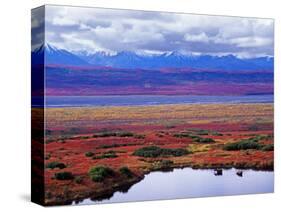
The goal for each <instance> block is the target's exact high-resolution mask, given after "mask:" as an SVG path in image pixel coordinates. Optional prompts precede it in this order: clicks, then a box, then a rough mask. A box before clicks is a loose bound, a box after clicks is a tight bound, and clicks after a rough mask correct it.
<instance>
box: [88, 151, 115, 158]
mask: <svg viewBox="0 0 281 212" xmlns="http://www.w3.org/2000/svg"><path fill="white" fill-rule="evenodd" d="M117 157H118V156H117V154H116V152H114V151H108V152H104V153H103V154H101V155H97V156H94V157H92V159H103V158H117Z"/></svg>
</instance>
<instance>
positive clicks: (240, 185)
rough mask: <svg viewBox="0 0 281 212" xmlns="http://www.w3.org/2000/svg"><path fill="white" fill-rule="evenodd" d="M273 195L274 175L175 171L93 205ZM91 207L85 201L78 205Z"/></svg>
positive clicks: (154, 176)
mask: <svg viewBox="0 0 281 212" xmlns="http://www.w3.org/2000/svg"><path fill="white" fill-rule="evenodd" d="M273 191H274V172H265V171H253V170H245V171H243V177H239V176H237V175H236V170H235V169H230V170H224V171H223V175H222V176H215V175H214V173H213V171H212V170H192V169H191V168H185V169H175V170H174V171H172V172H152V173H150V174H148V175H146V176H145V178H144V179H143V180H142V181H140V182H139V183H137V184H135V185H133V186H132V187H131V188H130V189H129V191H128V192H127V193H122V192H116V193H114V195H113V197H111V198H110V199H109V200H103V201H99V202H97V203H110V202H126V201H143V200H156V199H176V198H188V197H206V196H219V195H238V194H255V193H269V192H273ZM92 203H95V202H93V201H91V200H89V199H86V200H84V201H83V202H82V203H80V204H92Z"/></svg>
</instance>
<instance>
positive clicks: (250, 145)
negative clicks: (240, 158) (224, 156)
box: [223, 140, 262, 151]
mask: <svg viewBox="0 0 281 212" xmlns="http://www.w3.org/2000/svg"><path fill="white" fill-rule="evenodd" d="M261 148H262V145H261V144H259V143H257V142H256V141H249V140H242V141H239V142H235V143H229V144H225V145H224V147H223V149H224V150H227V151H237V150H246V149H261Z"/></svg>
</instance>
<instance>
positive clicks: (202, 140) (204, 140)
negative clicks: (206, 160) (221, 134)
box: [192, 137, 215, 144]
mask: <svg viewBox="0 0 281 212" xmlns="http://www.w3.org/2000/svg"><path fill="white" fill-rule="evenodd" d="M192 140H193V141H194V142H197V143H202V144H209V143H215V141H214V139H212V138H201V137H195V138H193V139H192Z"/></svg>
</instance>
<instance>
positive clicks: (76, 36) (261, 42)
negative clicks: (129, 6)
mask: <svg viewBox="0 0 281 212" xmlns="http://www.w3.org/2000/svg"><path fill="white" fill-rule="evenodd" d="M40 14H42V11H37V14H36V15H40ZM36 15H34V17H35V18H34V20H33V21H32V27H33V31H34V30H37V31H40V27H41V28H42V24H43V22H42V23H40V21H38V20H36V17H37V16H36ZM45 17H46V22H45V29H46V34H45V40H46V42H47V43H49V44H52V45H54V46H56V47H58V48H63V49H67V50H70V51H84V50H86V51H88V52H96V51H106V52H108V53H111V54H115V53H116V52H120V51H134V52H137V53H140V54H159V53H163V52H172V51H178V52H181V53H184V54H211V55H227V54H233V55H236V56H239V57H259V56H273V46H274V45H273V40H274V37H273V34H274V26H273V25H274V22H273V20H271V19H256V18H239V17H223V16H207V15H191V14H176V13H160V12H144V11H134V10H112V9H97V8H80V7H57V6H46V11H45ZM38 40H39V38H38ZM37 43H38V42H37V40H36V38H35V39H33V44H34V45H36V44H37Z"/></svg>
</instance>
